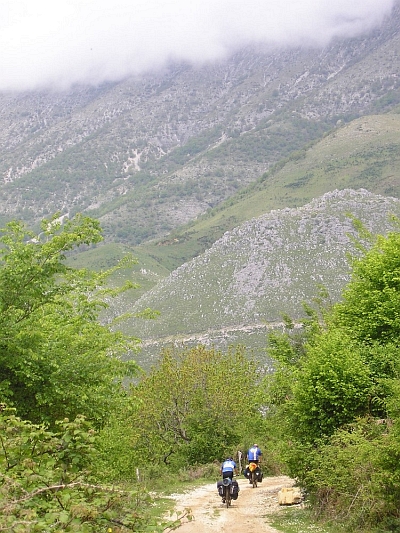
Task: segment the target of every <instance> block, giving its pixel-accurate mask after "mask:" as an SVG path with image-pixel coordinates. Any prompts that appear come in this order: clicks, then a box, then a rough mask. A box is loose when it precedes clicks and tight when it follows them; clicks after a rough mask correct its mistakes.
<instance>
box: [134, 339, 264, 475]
mask: <svg viewBox="0 0 400 533" xmlns="http://www.w3.org/2000/svg"><path fill="white" fill-rule="evenodd" d="M261 377H262V376H261V375H260V373H259V371H257V365H256V363H255V362H253V361H251V360H250V359H249V358H248V357H246V355H245V352H244V350H243V349H242V348H240V347H238V348H236V349H235V350H233V349H230V350H228V352H227V353H222V352H219V351H216V350H215V349H207V348H205V347H204V346H197V347H195V348H192V349H187V350H183V351H182V352H179V353H177V352H174V351H173V350H169V349H166V350H164V351H163V353H162V357H161V359H160V361H159V363H158V364H157V365H156V366H155V367H153V369H152V370H151V371H150V373H149V375H147V376H145V377H144V378H143V379H142V380H141V382H140V383H139V384H138V386H137V387H135V389H134V390H133V394H134V395H135V397H136V398H137V399H138V401H139V404H138V407H137V410H136V413H135V414H134V415H133V416H132V417H131V419H130V424H131V426H132V427H133V428H135V430H136V432H137V435H136V440H135V441H134V442H132V446H134V448H135V450H136V454H137V457H138V460H139V461H140V462H141V463H142V464H143V465H145V464H146V463H147V462H148V461H151V462H153V463H154V462H155V463H156V464H157V463H163V462H164V463H165V464H170V465H178V466H179V465H181V464H192V465H193V464H196V463H200V464H201V463H203V464H204V463H207V462H211V461H213V460H215V459H217V460H221V459H222V458H223V457H224V455H226V454H228V453H234V450H235V448H236V447H237V446H240V445H241V444H242V443H243V439H244V438H245V437H246V436H247V434H248V433H249V431H250V432H251V433H252V432H254V428H258V427H261V426H262V423H263V422H262V415H261V413H260V411H259V408H260V392H259V390H258V388H259V387H260V384H261ZM252 428H253V429H252Z"/></svg>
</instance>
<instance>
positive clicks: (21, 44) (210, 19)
mask: <svg viewBox="0 0 400 533" xmlns="http://www.w3.org/2000/svg"><path fill="white" fill-rule="evenodd" d="M394 4H395V0H379V1H377V0H353V1H352V2H348V1H347V0H335V1H334V2H332V1H331V0H284V1H282V0H281V1H278V0H247V1H246V2H244V1H239V0H191V1H190V2H189V1H183V0H174V1H173V2H172V1H170V2H160V1H159V0H136V1H135V2H132V1H131V0H114V1H113V2H109V1H107V0H96V1H94V0H62V1H58V2H50V1H49V0H3V1H2V2H1V4H0V47H1V50H2V53H1V55H0V71H1V73H2V75H1V79H0V90H1V91H8V90H12V91H19V90H35V89H44V88H54V89H57V90H58V89H69V88H70V86H71V85H73V84H81V83H82V84H86V83H89V84H93V85H96V84H100V83H102V82H105V81H118V80H121V79H123V78H125V77H127V76H129V75H133V74H139V73H143V72H145V71H149V70H153V69H156V68H161V67H163V66H164V65H167V64H168V63H169V62H171V61H186V62H189V63H192V64H194V65H197V64H199V65H200V64H204V63H206V62H210V61H213V60H216V59H221V58H224V57H227V56H228V55H229V54H231V53H233V52H234V51H235V50H236V49H238V48H239V47H242V46H243V45H246V44H250V43H266V44H268V45H271V46H299V45H305V46H324V45H326V44H327V43H329V42H330V41H331V40H332V39H333V38H334V37H344V36H350V37H353V36H356V35H358V34H360V33H362V32H364V31H367V30H370V29H371V28H373V27H375V26H376V27H377V26H379V24H380V23H381V22H382V21H383V19H384V17H385V16H389V15H390V11H391V9H392V7H393V5H394Z"/></svg>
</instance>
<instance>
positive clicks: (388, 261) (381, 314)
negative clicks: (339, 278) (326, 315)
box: [334, 232, 400, 344]
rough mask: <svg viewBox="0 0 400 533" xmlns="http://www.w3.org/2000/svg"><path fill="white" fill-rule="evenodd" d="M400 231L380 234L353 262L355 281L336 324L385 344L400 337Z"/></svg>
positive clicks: (339, 307)
mask: <svg viewBox="0 0 400 533" xmlns="http://www.w3.org/2000/svg"><path fill="white" fill-rule="evenodd" d="M399 250H400V233H397V232H392V233H390V234H389V235H388V236H387V237H384V236H378V237H377V240H376V243H375V245H374V246H373V248H372V249H371V250H370V251H369V252H368V253H367V255H365V256H364V257H363V258H361V259H359V260H357V261H355V262H354V263H353V274H352V280H351V282H350V283H349V285H348V286H347V288H346V290H345V291H344V293H343V302H342V303H341V304H338V305H337V306H336V308H335V314H334V320H335V324H337V325H338V326H340V327H342V328H343V329H346V330H349V331H350V332H351V336H352V337H353V338H356V339H357V340H358V341H360V342H363V343H373V342H374V341H376V342H378V343H380V344H385V343H387V342H390V341H391V340H393V341H396V342H397V340H398V338H399V337H400V315H399V313H398V309H399V306H400V260H399Z"/></svg>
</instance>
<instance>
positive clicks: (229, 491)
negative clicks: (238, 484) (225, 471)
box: [225, 485, 231, 509]
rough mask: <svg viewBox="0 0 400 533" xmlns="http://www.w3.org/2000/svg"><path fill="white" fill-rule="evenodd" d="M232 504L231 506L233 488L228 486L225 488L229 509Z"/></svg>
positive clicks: (226, 502) (226, 503)
mask: <svg viewBox="0 0 400 533" xmlns="http://www.w3.org/2000/svg"><path fill="white" fill-rule="evenodd" d="M230 504H231V487H230V485H227V486H226V487H225V505H226V508H227V509H228V507H229V506H230Z"/></svg>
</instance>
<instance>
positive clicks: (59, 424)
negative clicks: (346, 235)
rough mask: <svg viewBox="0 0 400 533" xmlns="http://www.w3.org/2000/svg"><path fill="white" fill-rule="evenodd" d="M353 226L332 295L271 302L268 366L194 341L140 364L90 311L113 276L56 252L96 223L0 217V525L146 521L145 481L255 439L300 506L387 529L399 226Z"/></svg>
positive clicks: (89, 526) (391, 519)
mask: <svg viewBox="0 0 400 533" xmlns="http://www.w3.org/2000/svg"><path fill="white" fill-rule="evenodd" d="M360 231H361V232H362V242H366V240H369V241H370V246H369V247H368V251H367V249H363V248H362V247H361V245H360V247H359V248H360V252H361V255H360V256H359V257H358V258H357V259H353V263H352V266H353V270H352V278H351V281H350V283H349V284H348V286H347V287H346V289H345V291H344V292H343V297H342V299H341V301H340V303H338V304H335V305H333V306H330V305H328V304H327V302H328V301H329V298H328V297H327V296H328V295H327V294H324V293H323V292H321V294H320V295H319V296H318V298H316V300H315V301H314V302H313V305H312V306H311V305H306V306H305V311H306V312H307V317H308V318H307V320H305V321H304V324H303V328H301V329H299V328H294V325H293V323H292V322H291V320H290V318H289V317H285V323H286V331H284V332H283V333H280V334H277V333H274V334H272V335H270V337H269V339H268V346H267V348H268V354H269V356H270V357H271V358H273V361H274V365H275V368H274V372H272V373H271V372H269V369H267V368H264V367H262V366H261V365H260V364H259V363H258V362H257V361H255V360H253V359H252V358H251V357H250V355H249V354H248V353H246V350H245V348H244V347H242V348H241V347H237V348H235V349H230V350H228V351H227V352H226V353H222V352H220V351H217V350H215V349H206V348H205V347H204V346H197V347H194V348H191V349H186V350H181V351H179V350H177V351H171V350H164V351H163V352H162V354H161V357H160V358H159V360H158V362H157V364H156V365H154V366H153V367H152V369H151V370H150V371H149V372H148V373H147V374H146V373H143V374H141V372H140V369H139V368H138V367H137V365H136V364H135V363H132V362H129V361H127V362H125V361H124V360H123V357H122V356H123V355H125V354H127V353H128V352H129V351H131V350H134V349H135V346H136V339H134V338H129V337H126V336H125V335H122V334H121V333H119V332H118V331H117V330H116V329H114V328H115V325H114V324H108V323H107V324H102V323H101V320H100V316H101V310H102V309H103V308H104V307H105V306H107V303H106V302H107V301H108V300H109V298H110V297H112V296H113V295H115V294H118V293H119V292H120V291H121V290H126V289H128V288H129V285H128V286H124V287H122V288H120V289H110V288H109V287H108V285H107V279H108V278H107V275H108V274H110V272H97V273H94V272H91V271H87V270H83V269H80V270H78V269H72V268H71V267H68V266H66V261H65V255H66V254H68V253H69V251H70V250H72V249H74V248H75V247H79V246H83V245H86V246H88V245H90V244H93V243H96V242H98V241H99V240H100V239H101V230H100V227H99V225H98V223H97V222H96V221H94V220H92V219H89V218H85V217H81V216H79V215H77V216H76V217H74V218H73V219H72V220H70V221H68V222H66V223H65V224H63V225H62V224H61V223H60V222H59V221H57V219H56V218H54V219H52V220H47V221H43V224H42V232H41V233H40V234H39V235H34V234H33V233H32V232H30V231H28V230H27V229H26V228H25V227H24V226H23V225H22V224H20V223H17V222H13V223H11V224H9V225H8V226H7V227H6V228H4V229H3V230H2V236H1V243H2V246H1V251H0V253H1V268H0V335H1V352H0V354H1V358H0V391H1V401H2V403H1V409H0V529H4V530H8V531H12V532H20V531H21V532H22V531H38V532H48V531H57V532H62V531H79V532H85V531H88V532H91V531H93V532H94V531H99V530H105V528H109V530H111V531H112V532H113V533H116V532H122V531H149V532H157V531H162V530H163V529H165V527H166V523H164V522H163V519H162V518H160V517H159V518H158V519H157V518H156V519H154V518H151V517H150V516H149V514H148V513H149V509H151V506H149V505H148V502H149V500H150V497H149V495H148V492H147V490H146V486H147V484H148V483H150V482H153V483H154V484H156V483H158V482H159V479H160V478H161V479H163V478H164V476H168V477H169V479H171V478H172V477H173V476H176V475H177V473H181V474H182V473H183V472H185V471H186V472H188V470H190V469H195V468H196V469H198V470H199V471H201V472H203V473H204V472H208V474H212V473H214V474H215V473H216V472H217V467H218V463H219V461H220V460H221V459H222V458H223V457H224V456H225V455H226V454H231V453H235V452H236V451H237V450H244V449H245V448H246V447H247V446H248V445H249V444H250V443H251V442H252V441H253V440H254V439H255V438H257V440H258V441H259V442H260V444H261V446H262V447H263V448H264V450H265V456H266V461H265V463H264V468H265V471H266V474H268V473H270V474H271V473H273V472H277V471H281V472H286V473H288V474H290V475H292V476H293V477H295V478H296V479H297V481H298V483H299V485H300V486H301V487H303V488H304V489H305V490H306V492H307V494H308V501H309V503H310V509H311V510H313V512H314V513H315V514H314V516H315V517H316V518H318V519H324V520H325V521H326V520H328V521H329V520H335V523H336V526H337V525H338V524H342V525H343V528H344V530H345V531H349V530H351V531H363V532H366V531H370V532H376V533H377V532H382V533H383V532H384V531H385V532H386V531H397V530H398V528H399V527H400V514H399V511H398V505H397V502H398V499H399V496H400V485H399V476H400V469H399V467H398V464H399V456H400V446H399V442H400V441H399V431H400V426H399V421H398V406H399V399H400V398H399V396H400V379H399V378H400V366H399V362H398V357H397V354H398V336H399V328H400V322H399V318H398V311H397V310H398V307H399V304H400V302H399V289H400V287H399V272H400V263H399V257H400V233H399V232H397V231H392V232H391V233H389V234H388V235H387V236H386V237H383V236H377V237H372V235H370V234H368V233H367V232H366V231H365V230H364V228H360ZM120 266H124V264H123V265H120ZM157 480H158V481H157Z"/></svg>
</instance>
